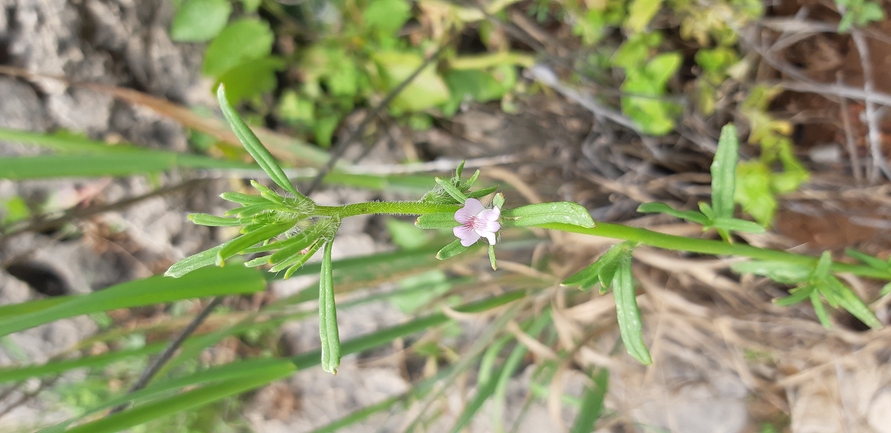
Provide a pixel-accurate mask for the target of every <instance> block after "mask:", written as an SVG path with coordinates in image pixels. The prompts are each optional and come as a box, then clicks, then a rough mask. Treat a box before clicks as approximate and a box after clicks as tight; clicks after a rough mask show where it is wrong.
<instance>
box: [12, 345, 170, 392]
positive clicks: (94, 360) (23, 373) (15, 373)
mask: <svg viewBox="0 0 891 433" xmlns="http://www.w3.org/2000/svg"><path fill="white" fill-rule="evenodd" d="M166 345H167V343H166V342H165V343H156V344H150V345H147V346H144V347H141V348H139V349H132V350H118V351H114V352H108V353H103V354H101V355H93V356H84V357H82V358H79V359H66V360H62V361H50V362H47V363H46V364H41V365H27V366H22V367H3V368H0V383H6V382H13V381H18V380H25V379H30V378H32V377H42V376H49V375H56V374H61V373H64V372H66V371H70V370H74V369H77V368H98V367H103V366H106V365H108V364H111V363H113V362H116V361H119V360H121V359H126V358H130V357H137V356H145V355H151V354H154V353H157V352H160V351H161V350H163V349H164V347H166Z"/></svg>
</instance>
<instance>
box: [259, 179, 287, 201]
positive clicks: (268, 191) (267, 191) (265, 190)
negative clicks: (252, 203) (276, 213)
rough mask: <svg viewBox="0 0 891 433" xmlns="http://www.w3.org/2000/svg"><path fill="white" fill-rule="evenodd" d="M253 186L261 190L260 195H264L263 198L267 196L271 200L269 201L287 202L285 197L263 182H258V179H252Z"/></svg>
mask: <svg viewBox="0 0 891 433" xmlns="http://www.w3.org/2000/svg"><path fill="white" fill-rule="evenodd" d="M251 186H252V187H254V189H256V190H257V191H259V192H260V196H261V197H263V198H265V199H266V200H269V201H271V202H274V203H278V204H285V199H284V197H282V196H280V195H278V193H276V192H275V191H273V190H271V189H269V188H267V187H266V186H265V185H263V184H262V183H260V182H257V181H256V180H253V179H251Z"/></svg>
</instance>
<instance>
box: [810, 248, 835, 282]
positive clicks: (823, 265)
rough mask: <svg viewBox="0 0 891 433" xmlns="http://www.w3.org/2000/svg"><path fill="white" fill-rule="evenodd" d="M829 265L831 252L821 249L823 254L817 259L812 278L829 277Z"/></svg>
mask: <svg viewBox="0 0 891 433" xmlns="http://www.w3.org/2000/svg"><path fill="white" fill-rule="evenodd" d="M831 266H832V253H830V252H829V251H823V254H820V260H818V261H817V266H816V267H815V268H814V273H813V274H812V278H816V279H823V278H827V277H829V268H830V267H831Z"/></svg>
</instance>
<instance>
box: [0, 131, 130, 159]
mask: <svg viewBox="0 0 891 433" xmlns="http://www.w3.org/2000/svg"><path fill="white" fill-rule="evenodd" d="M0 140H3V141H18V142H21V143H26V144H35V145H38V146H41V147H45V148H48V149H53V150H58V151H60V152H70V153H92V154H104V153H122V152H139V151H142V150H143V149H140V148H137V147H135V146H132V145H129V144H116V145H109V144H106V143H103V142H101V141H95V140H90V139H89V138H86V137H79V136H76V135H59V134H43V133H40V132H31V131H21V130H16V129H7V128H0Z"/></svg>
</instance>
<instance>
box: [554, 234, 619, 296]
mask: <svg viewBox="0 0 891 433" xmlns="http://www.w3.org/2000/svg"><path fill="white" fill-rule="evenodd" d="M635 247H636V245H635V244H634V243H632V242H622V243H618V244H615V245H613V246H612V247H610V249H609V250H608V251H607V252H606V253H604V254H603V255H601V256H600V257H598V258H597V260H596V261H595V262H594V263H592V264H590V265H588V266H587V267H585V268H584V269H582V270H581V271H579V272H577V273H575V274H573V275H572V276H570V277H569V278H567V279H566V280H564V281H563V283H562V284H563V285H564V286H581V288H582V289H583V290H587V289H590V288H592V287H594V286H595V285H597V284H600V286H601V290H600V293H605V292H606V290H607V289H608V288H609V287H610V285H611V284H612V282H613V277H614V276H615V274H616V271H617V270H618V269H619V267H620V266H621V265H622V260H623V259H622V258H623V257H625V256H626V255H629V254H631V251H633V250H634V248H635Z"/></svg>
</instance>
